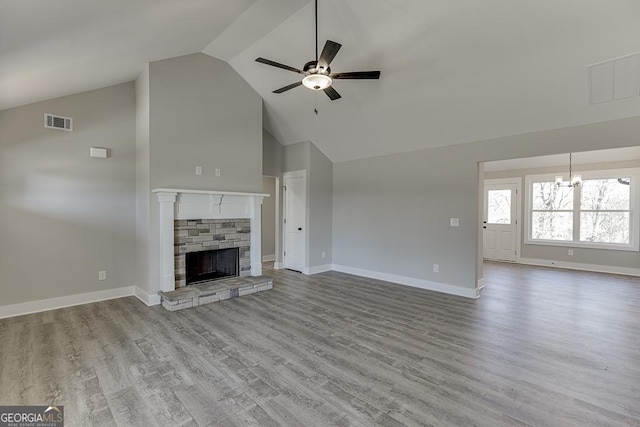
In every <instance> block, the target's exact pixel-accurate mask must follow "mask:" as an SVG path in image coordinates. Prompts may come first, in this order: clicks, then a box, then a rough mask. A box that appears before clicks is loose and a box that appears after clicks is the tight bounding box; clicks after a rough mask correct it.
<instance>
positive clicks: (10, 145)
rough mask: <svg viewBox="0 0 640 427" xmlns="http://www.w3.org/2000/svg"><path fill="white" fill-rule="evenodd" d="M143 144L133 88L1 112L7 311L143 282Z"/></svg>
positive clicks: (2, 264) (1, 233)
mask: <svg viewBox="0 0 640 427" xmlns="http://www.w3.org/2000/svg"><path fill="white" fill-rule="evenodd" d="M44 113H52V114H58V115H62V116H68V117H72V118H73V119H74V123H73V125H74V130H73V132H65V131H60V130H53V129H45V128H44V127H43V117H44ZM135 138H136V124H135V91H134V85H133V83H126V84H121V85H117V86H112V87H108V88H105V89H100V90H95V91H90V92H84V93H80V94H76V95H72V96H66V97H63V98H57V99H53V100H49V101H44V102H39V103H35V104H30V105H27V106H24V107H18V108H13V109H9V110H4V111H0V287H1V289H0V290H1V292H2V299H1V300H0V305H9V304H16V303H22V302H27V301H34V300H40V299H47V298H54V297H62V296H68V295H73V294H82V293H87V292H94V291H101V290H106V289H114V288H119V287H125V286H132V285H134V280H135V261H134V260H135ZM92 146H97V147H106V148H109V149H110V152H111V156H110V158H108V159H92V158H90V157H89V147H92ZM99 270H106V271H107V280H106V281H98V271H99Z"/></svg>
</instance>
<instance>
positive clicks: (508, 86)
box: [0, 0, 640, 161]
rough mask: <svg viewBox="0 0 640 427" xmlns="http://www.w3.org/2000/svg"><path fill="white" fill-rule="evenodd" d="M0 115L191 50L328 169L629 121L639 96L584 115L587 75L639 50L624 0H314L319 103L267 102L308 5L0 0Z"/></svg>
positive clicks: (301, 39)
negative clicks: (234, 80)
mask: <svg viewBox="0 0 640 427" xmlns="http://www.w3.org/2000/svg"><path fill="white" fill-rule="evenodd" d="M0 1H1V2H2V10H3V13H2V14H1V15H0V109H3V108H8V107H11V106H16V105H21V104H25V103H28V102H34V101H38V100H42V99H47V98H51V97H55V96H60V95H66V94H70V93H76V92H80V91H83V90H88V89H94V88H97V87H103V86H108V85H110V84H114V83H119V82H124V81H129V80H132V79H134V78H135V77H136V76H137V75H138V73H139V72H140V70H141V69H142V68H143V67H144V64H145V63H146V62H147V61H152V60H158V59H163V58H167V57H172V56H178V55H183V54H188V53H191V52H197V51H204V52H205V53H208V54H210V55H212V56H216V57H219V58H221V59H224V60H227V61H229V62H230V64H231V65H232V66H233V67H234V68H235V69H236V70H237V71H238V72H239V73H240V74H241V75H242V76H243V77H244V78H245V79H246V80H247V81H248V82H249V83H250V84H251V85H252V86H253V87H254V88H255V89H256V90H257V91H258V92H259V93H260V94H261V95H262V96H263V98H264V105H265V114H264V118H265V120H264V125H265V127H266V128H267V130H269V131H270V132H271V133H272V134H273V135H274V136H275V137H276V138H278V139H279V140H280V141H281V142H282V143H284V144H291V143H295V142H300V141H305V140H312V141H313V142H314V143H315V144H316V145H317V146H318V147H319V148H320V149H321V150H322V151H323V152H324V153H325V154H326V155H327V156H329V158H331V159H332V160H333V161H344V160H349V159H355V158H363V157H371V156H376V155H382V154H388V153H394V152H403V151H411V150H416V149H421V148H428V147H434V146H441V145H448V144H455V143H463V142H469V141H475V140H479V139H484V138H492V137H498V136H505V135H512V134H520V133H525V132H531V131H537V130H545V129H555V128H561V127H566V126H573V125H580V124H585V123H593V122H598V121H605V120H611V119H617V118H623V117H630V116H637V115H640V97H635V98H629V99H625V100H620V101H616V102H610V103H603V104H597V105H589V104H588V101H587V99H588V98H587V81H586V66H587V65H588V64H591V63H595V62H598V61H602V60H606V59H609V58H614V57H618V56H622V55H625V54H628V53H632V52H637V51H640V42H639V40H640V25H637V22H638V18H640V2H638V1H637V0H607V1H603V0H562V1H558V0H520V1H513V0H484V1H481V2H479V1H468V0H467V1H462V0H430V1H424V0H378V1H375V2H372V1H370V0H320V1H319V3H320V43H321V44H324V41H325V40H326V39H331V40H334V41H337V42H339V43H342V44H343V48H342V50H341V51H340V52H339V54H338V56H337V57H336V59H335V60H334V62H333V63H332V69H333V70H334V71H357V70H376V69H379V70H381V71H382V77H381V80H379V81H337V82H335V88H336V89H337V90H338V91H339V92H340V93H341V94H342V96H343V98H342V99H340V100H338V101H335V102H330V101H329V100H328V98H327V97H326V96H325V95H324V94H323V93H319V94H318V97H317V106H318V110H319V115H318V116H316V115H315V114H313V109H314V107H315V105H316V94H315V93H314V92H312V91H309V90H308V89H305V88H303V87H299V88H296V89H294V90H292V91H290V92H287V93H285V94H282V95H276V94H272V93H271V91H272V90H274V89H276V88H279V87H281V86H284V85H287V84H290V83H293V82H295V81H296V79H298V75H296V74H294V73H289V72H287V71H285V70H280V69H276V68H272V67H268V66H266V65H264V64H259V63H256V62H254V60H255V58H256V57H258V56H263V57H266V58H269V59H272V60H275V61H278V62H283V63H285V64H289V65H292V66H295V67H302V66H303V65H304V63H305V62H307V61H309V60H311V59H313V56H314V54H315V52H314V40H313V3H312V2H310V1H309V0H233V1H231V0H228V1H223V0H184V1H179V2H178V1H174V0H136V1H131V0H109V1H106V2H104V1H102V2H98V1H96V0H84V1H82V2H78V1H76V0H51V1H46V2H45V1H36V0H0Z"/></svg>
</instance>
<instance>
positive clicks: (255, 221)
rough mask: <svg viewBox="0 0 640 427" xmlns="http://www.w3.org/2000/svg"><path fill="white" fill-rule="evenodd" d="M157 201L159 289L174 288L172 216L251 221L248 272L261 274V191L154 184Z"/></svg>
mask: <svg viewBox="0 0 640 427" xmlns="http://www.w3.org/2000/svg"><path fill="white" fill-rule="evenodd" d="M152 192H153V193H155V194H156V196H157V197H158V202H159V203H160V215H159V219H160V267H161V280H162V283H161V290H162V291H165V292H168V291H173V290H174V289H175V268H174V267H175V266H174V255H175V254H174V228H175V226H174V220H177V219H237V218H249V219H250V221H251V275H252V276H260V275H261V274H262V241H261V237H262V210H261V208H260V206H261V205H262V200H263V199H264V198H265V197H269V195H268V194H262V193H238V192H230V191H207V190H185V189H178V188H156V189H154V190H152Z"/></svg>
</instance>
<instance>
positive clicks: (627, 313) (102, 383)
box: [0, 263, 640, 427]
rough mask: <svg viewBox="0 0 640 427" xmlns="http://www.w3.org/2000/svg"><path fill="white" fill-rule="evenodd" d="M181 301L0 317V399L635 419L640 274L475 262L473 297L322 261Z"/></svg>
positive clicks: (467, 421) (227, 411)
mask: <svg viewBox="0 0 640 427" xmlns="http://www.w3.org/2000/svg"><path fill="white" fill-rule="evenodd" d="M266 274H268V275H272V276H273V277H274V289H273V290H270V291H267V292H263V293H260V294H255V295H249V296H245V297H241V298H239V299H234V300H228V301H224V302H222V303H217V304H210V305H205V306H201V307H196V308H193V309H188V310H184V311H180V312H174V313H171V312H168V311H166V310H165V309H164V308H162V307H160V306H157V307H151V308H149V307H146V306H145V305H143V304H142V303H141V302H140V301H138V300H137V299H136V298H134V297H130V298H122V299H118V300H112V301H105V302H100V303H95V304H88V305H83V306H77V307H72V308H67V309H61V310H55V311H49V312H45V313H39V314H32V315H28V316H22V317H16V318H11V319H5V320H0V404H2V405H8V404H34V405H35V404H37V405H41V404H49V403H55V404H58V405H64V407H65V415H66V420H67V423H66V425H68V426H92V425H116V424H117V425H139V426H152V425H167V426H176V425H203V426H205V425H215V426H227V425H228V426H234V425H238V426H239V425H263V426H273V425H290V426H315V425H319V426H328V425H338V426H348V425H356V426H372V425H385V426H396V425H442V426H449V425H451V426H471V425H477V426H492V427H493V426H502V425H504V426H525V425H530V426H563V427H565V426H609V425H611V426H639V425H640V281H639V280H638V279H637V278H631V277H623V276H612V275H606V274H597V273H583V272H575V271H566V270H554V269H547V268H537V267H524V266H517V265H509V264H497V263H487V264H486V265H485V283H486V288H485V289H484V291H483V294H482V297H481V298H480V299H479V300H476V301H474V300H469V299H464V298H459V297H454V296H448V295H443V294H438V293H434V292H429V291H423V290H419V289H415V288H409V287H404V286H399V285H393V284H389V283H385V282H380V281H376V280H371V279H365V278H360V277H356V276H350V275H346V274H341V273H336V272H330V273H324V274H319V275H315V276H303V275H301V274H298V273H294V272H290V271H275V272H274V271H271V270H268V269H267V271H266Z"/></svg>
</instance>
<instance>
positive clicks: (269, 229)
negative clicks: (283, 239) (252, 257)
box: [262, 176, 276, 257]
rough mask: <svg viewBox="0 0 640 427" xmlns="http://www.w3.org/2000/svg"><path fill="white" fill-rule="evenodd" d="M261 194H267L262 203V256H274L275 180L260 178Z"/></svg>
mask: <svg viewBox="0 0 640 427" xmlns="http://www.w3.org/2000/svg"><path fill="white" fill-rule="evenodd" d="M262 192H263V193H265V194H269V195H270V197H266V198H265V199H264V201H263V202H262V256H263V257H265V256H275V254H276V197H275V196H276V179H275V178H273V177H267V176H265V177H264V178H262Z"/></svg>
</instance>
